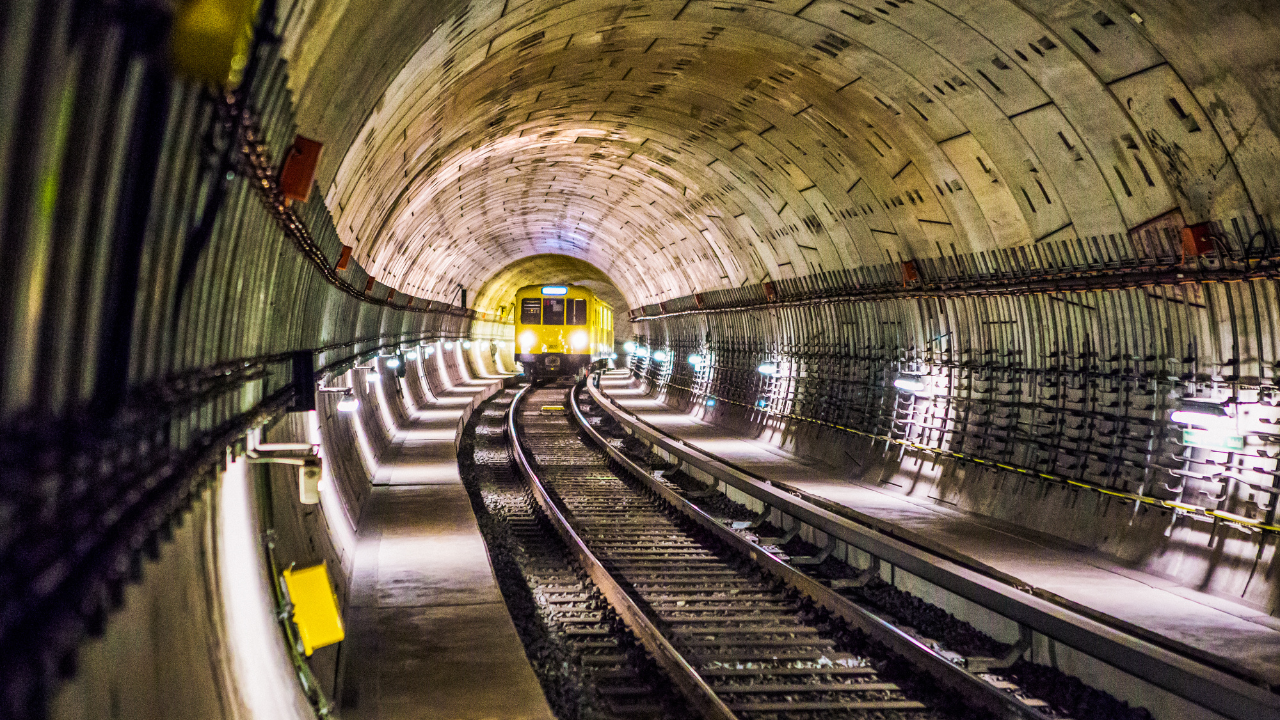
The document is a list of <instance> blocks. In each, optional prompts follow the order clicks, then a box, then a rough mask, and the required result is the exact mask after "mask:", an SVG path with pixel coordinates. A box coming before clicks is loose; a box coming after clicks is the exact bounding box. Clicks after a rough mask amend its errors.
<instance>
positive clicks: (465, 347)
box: [462, 340, 471, 350]
mask: <svg viewBox="0 0 1280 720" xmlns="http://www.w3.org/2000/svg"><path fill="white" fill-rule="evenodd" d="M462 349H463V350H470V349H471V341H470V340H463V341H462Z"/></svg>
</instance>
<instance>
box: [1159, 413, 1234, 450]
mask: <svg viewBox="0 0 1280 720" xmlns="http://www.w3.org/2000/svg"><path fill="white" fill-rule="evenodd" d="M1169 419H1170V420H1172V421H1173V422H1175V423H1178V424H1180V425H1187V426H1189V427H1185V428H1183V429H1182V443H1183V444H1184V445H1192V446H1195V447H1202V448H1208V449H1210V450H1220V451H1223V452H1239V451H1241V450H1243V449H1244V437H1243V436H1242V435H1240V434H1238V433H1237V431H1236V419H1235V418H1233V417H1230V416H1228V415H1227V409H1226V407H1224V406H1223V405H1221V404H1219V403H1215V402H1211V401H1207V400H1183V401H1182V406H1181V407H1180V408H1178V409H1177V410H1174V411H1173V412H1172V413H1171V414H1170V415H1169Z"/></svg>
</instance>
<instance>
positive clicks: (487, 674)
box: [339, 363, 552, 720]
mask: <svg viewBox="0 0 1280 720" xmlns="http://www.w3.org/2000/svg"><path fill="white" fill-rule="evenodd" d="M443 370H444V367H443V363H440V364H436V363H428V364H427V372H428V373H436V372H438V373H439V374H440V375H444V372H443ZM410 371H411V372H414V373H416V372H419V368H418V363H412V364H411V367H410ZM455 372H456V370H455ZM435 379H436V380H437V381H438V380H439V378H435ZM384 382H385V381H384ZM411 382H412V381H411ZM444 384H445V386H447V387H448V389H447V390H445V391H443V392H441V393H439V394H438V395H437V396H436V397H434V398H432V400H433V402H425V399H426V396H424V395H423V394H422V393H421V392H420V391H414V390H415V389H414V387H413V386H412V385H411V386H410V392H403V390H402V389H401V388H399V387H397V386H396V385H395V384H393V383H387V386H389V387H384V388H383V390H381V391H380V392H379V393H378V398H379V399H380V400H381V401H383V402H386V403H389V404H392V405H394V404H396V403H401V402H403V401H404V398H405V397H408V398H409V400H410V403H409V404H408V406H407V407H406V406H400V407H394V408H392V409H390V411H389V412H385V413H382V412H380V413H378V414H377V415H378V416H379V417H381V418H383V419H384V420H385V419H391V420H392V422H393V425H392V426H391V427H388V428H385V430H386V432H387V433H388V436H389V441H390V445H389V449H388V451H387V453H386V455H387V456H386V457H384V458H380V459H379V460H378V467H377V468H376V470H375V472H374V474H373V483H374V488H373V491H372V494H371V495H370V497H369V500H368V502H367V504H366V506H365V510H364V513H363V515H362V517H361V521H360V525H359V528H358V530H357V539H356V560H355V573H354V577H353V580H352V591H351V604H350V606H349V608H348V609H347V633H348V634H347V637H348V640H347V657H346V661H345V665H344V668H343V675H342V680H341V686H340V689H339V707H340V710H341V712H342V717H343V718H344V720H408V719H411V718H412V719H418V718H423V719H427V718H430V719H433V720H487V719H497V718H512V719H515V720H521V719H524V718H551V717H552V715H551V711H550V708H549V707H548V706H547V703H546V700H545V699H544V698H543V695H542V690H541V688H540V686H539V685H538V681H537V678H536V677H535V676H534V674H533V671H532V669H531V668H530V666H529V663H528V660H527V659H526V657H525V654H524V647H523V645H522V644H521V643H520V638H519V636H518V635H517V634H516V629H515V625H514V624H513V623H512V621H511V617H510V616H509V615H508V613H507V608H506V605H505V603H504V602H503V600H502V595H501V593H500V592H499V590H498V586H497V581H496V579H495V577H494V574H493V568H492V566H491V565H490V563H489V556H488V551H487V550H486V548H485V544H484V540H483V538H482V537H481V536H480V528H479V525H478V524H477V522H476V519H475V515H474V513H473V512H472V510H471V504H470V500H469V499H468V497H467V493H466V490H465V489H464V488H463V486H462V481H461V477H460V476H459V474H458V465H457V455H456V452H455V434H456V432H457V430H458V428H459V426H460V424H462V423H465V418H466V417H467V416H468V415H469V413H470V411H471V410H472V409H474V407H475V406H476V405H477V404H478V403H479V401H480V400H481V399H483V397H486V396H487V395H488V394H489V393H491V392H493V390H494V389H496V388H497V387H500V386H501V380H500V379H499V380H486V381H470V380H466V379H462V380H461V381H458V378H457V376H455V378H454V379H453V380H448V381H446V382H445V383H444ZM418 390H420V388H419V389H418ZM415 396H416V397H415ZM364 417H366V418H367V417H369V415H368V414H366V415H365V416H364ZM395 423H403V424H395Z"/></svg>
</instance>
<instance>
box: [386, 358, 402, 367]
mask: <svg viewBox="0 0 1280 720" xmlns="http://www.w3.org/2000/svg"><path fill="white" fill-rule="evenodd" d="M387 367H389V368H391V369H392V370H395V369H396V368H398V367H400V356H399V355H391V356H389V357H388V358H387Z"/></svg>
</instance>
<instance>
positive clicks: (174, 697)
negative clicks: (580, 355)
mask: <svg viewBox="0 0 1280 720" xmlns="http://www.w3.org/2000/svg"><path fill="white" fill-rule="evenodd" d="M0 52H2V53H3V57H4V63H3V68H4V69H3V71H2V72H0V168H3V172H2V173H0V256H2V257H4V258H5V259H6V260H7V263H6V269H5V273H6V278H7V279H6V280H5V282H3V283H0V423H3V433H0V648H2V649H0V692H2V693H3V695H2V696H0V708H2V710H0V716H2V717H12V718H21V719H25V718H178V717H182V718H197V717H198V718H206V717H207V718H248V717H261V718H294V717H296V718H311V717H341V718H346V719H347V720H350V719H351V718H388V719H389V718H418V717H423V718H427V717H430V718H482V717H511V718H516V717H520V718H523V717H531V718H532V717H551V716H560V717H579V716H581V717H594V716H593V715H590V713H588V712H586V711H585V710H584V711H581V713H585V714H581V713H580V712H579V711H578V710H570V709H566V708H576V707H579V706H577V705H574V704H573V703H574V702H576V701H574V700H573V699H572V697H570V696H572V695H573V693H571V692H568V691H564V690H563V687H562V686H559V685H554V683H553V681H552V680H549V679H547V676H546V675H545V674H540V673H543V669H544V666H546V665H548V661H547V660H546V657H545V656H543V655H540V654H539V652H541V651H539V650H538V649H537V647H538V646H534V645H530V642H529V639H528V636H527V632H526V628H525V627H524V626H523V624H522V623H523V622H524V620H523V619H522V618H523V617H524V615H522V614H521V613H522V612H524V610H520V608H522V607H525V606H524V605H520V604H519V603H517V602H516V601H513V600H512V598H511V596H510V594H509V592H507V589H506V586H504V585H501V583H502V582H505V580H504V579H503V577H502V574H503V573H504V572H506V571H507V570H506V569H504V568H507V569H509V567H510V566H509V564H507V563H508V559H509V558H507V559H504V558H506V556H502V555H501V554H500V552H501V548H500V547H499V545H497V544H495V541H494V540H493V539H492V537H490V536H488V535H483V533H487V532H490V530H491V528H490V525H491V523H492V522H493V520H492V518H491V516H490V513H489V511H487V510H486V509H485V508H486V506H485V504H484V502H483V501H481V500H479V499H478V498H480V495H479V491H478V490H475V489H474V486H473V485H468V484H467V483H471V482H473V479H472V474H473V473H476V472H480V470H477V468H479V467H480V466H481V465H483V462H482V460H483V458H482V453H481V451H480V450H478V449H477V448H480V447H481V445H482V443H483V442H485V441H486V440H485V437H486V433H496V435H499V436H500V435H502V434H503V433H504V432H505V430H504V429H503V426H501V425H500V424H494V423H498V420H497V419H496V418H498V417H499V415H500V413H499V410H500V409H501V408H505V407H510V406H511V403H512V399H511V397H512V395H513V394H514V392H516V388H518V387H521V386H523V384H524V383H525V376H523V375H521V374H520V373H521V367H520V365H519V363H518V362H517V357H516V354H515V352H516V336H515V332H514V320H515V313H514V308H515V293H516V291H517V290H518V289H519V288H521V287H525V286H537V285H545V284H563V285H574V286H581V287H584V288H588V289H590V290H591V291H592V292H593V293H594V294H595V295H596V296H597V297H599V298H600V299H602V300H604V301H605V302H607V303H608V304H609V305H610V306H611V307H612V311H613V316H614V319H615V325H614V340H615V345H614V348H613V351H614V354H615V357H614V359H612V360H611V361H610V362H609V363H607V364H611V365H612V369H610V370H609V371H608V372H605V373H603V376H602V377H600V378H598V379H597V380H594V381H590V382H588V383H587V384H588V385H590V387H589V388H588V387H584V388H582V389H581V390H580V391H579V390H575V391H573V392H574V393H578V395H571V397H580V398H583V399H582V402H583V403H588V404H589V402H594V403H596V405H594V406H593V407H596V408H598V409H597V410H595V411H593V412H597V416H596V417H597V418H601V417H604V416H605V415H608V417H610V418H612V419H611V420H609V421H608V423H613V424H616V425H617V426H618V427H625V428H626V439H625V442H624V441H623V440H622V439H617V441H616V442H615V443H614V445H616V446H618V447H622V446H624V445H625V446H627V447H632V446H636V445H638V444H643V445H644V446H645V447H646V448H647V450H645V452H648V453H651V455H652V457H656V458H660V459H662V461H663V462H667V463H669V467H668V466H664V467H667V468H668V471H669V472H670V473H671V474H676V473H677V472H683V473H685V474H687V475H688V477H690V478H695V479H697V480H698V481H699V482H706V483H709V485H708V487H709V488H710V489H709V490H706V491H705V492H708V493H710V492H716V493H722V494H723V495H724V498H725V500H724V502H726V503H728V502H733V503H737V504H738V505H739V506H741V507H743V508H748V509H750V510H752V511H753V512H756V513H762V514H760V515H759V518H760V520H759V521H758V522H759V523H766V524H767V523H774V524H776V525H778V526H779V529H780V531H783V532H785V537H780V538H778V540H779V541H780V542H779V543H778V544H777V546H776V548H775V546H774V545H770V544H769V543H767V542H765V536H764V535H763V534H761V533H756V534H755V535H752V536H751V537H752V538H753V539H752V542H755V543H756V546H755V547H756V548H757V550H759V548H762V547H764V548H773V550H769V551H768V552H775V551H776V553H777V554H778V557H783V556H787V555H788V554H789V555H790V556H792V557H807V556H805V553H807V552H809V550H805V551H803V552H801V551H799V550H794V549H793V550H786V548H785V547H784V545H785V544H786V543H800V544H803V543H808V545H806V546H805V547H809V546H812V549H813V552H814V553H815V556H816V553H819V552H820V553H822V554H821V556H820V557H819V559H818V561H817V563H816V564H821V563H825V562H827V561H828V560H830V561H831V562H836V561H839V562H842V563H845V564H846V565H848V566H849V567H851V568H853V569H854V570H857V571H858V572H864V571H865V572H866V573H871V574H866V575H860V576H859V577H860V578H862V579H861V580H860V581H859V582H863V583H864V584H865V583H866V582H869V581H870V580H868V578H871V577H872V575H874V576H875V582H877V583H882V584H883V585H885V587H886V588H888V589H887V590H886V591H885V592H891V591H892V592H896V593H898V595H895V596H894V597H899V598H900V599H901V602H902V603H903V604H904V605H910V606H911V607H916V605H913V603H914V604H918V605H919V606H920V607H926V606H927V607H928V608H933V610H928V611H927V612H934V611H937V612H940V613H941V614H942V615H944V616H948V617H950V618H952V620H951V621H949V622H953V621H954V622H961V621H962V622H964V623H968V626H970V627H971V628H976V630H974V632H977V633H985V634H986V635H988V636H990V637H991V638H994V640H992V642H993V643H996V645H997V646H999V647H1001V648H1005V651H1007V652H1011V653H1012V654H1011V655H1010V656H1009V657H1010V660H1009V662H1010V663H1014V662H1017V663H1021V665H1019V666H1018V667H1020V668H1022V670H1021V672H1023V676H1020V677H1026V678H1031V677H1032V676H1035V677H1041V676H1043V677H1045V678H1050V680H1043V679H1042V680H1040V681H1039V682H1040V683H1041V685H1040V686H1037V687H1047V686H1053V687H1054V688H1058V689H1061V688H1070V692H1068V691H1067V690H1061V692H1060V693H1058V694H1057V695H1054V696H1053V699H1049V698H1047V697H1046V699H1045V701H1043V702H1041V701H1036V702H1039V703H1040V704H1036V702H1032V703H1026V702H1022V700H1019V701H1018V702H1020V703H1022V704H1021V705H1019V707H1020V708H1022V710H1019V712H1023V711H1025V713H1035V712H1044V713H1048V714H1045V715H1041V717H1076V718H1077V720H1079V718H1081V717H1119V715H1114V714H1108V713H1110V712H1111V711H1110V710H1101V709H1099V708H1103V707H1105V708H1111V707H1113V705H1104V704H1095V705H1090V704H1089V703H1090V702H1093V701H1092V700H1088V698H1093V697H1095V696H1096V697H1104V696H1105V698H1107V700H1106V702H1107V703H1115V705H1114V707H1120V706H1121V705H1126V704H1127V706H1128V707H1127V709H1126V710H1125V712H1129V711H1133V712H1139V711H1141V712H1147V713H1148V717H1154V718H1159V719H1160V720H1165V718H1170V719H1172V718H1262V717H1280V580H1277V578H1276V565H1275V552H1276V547H1277V542H1278V540H1277V538H1278V537H1280V521H1277V518H1276V508H1277V504H1278V503H1280V482H1278V481H1277V479H1278V478H1280V427H1277V426H1278V425H1280V390H1278V389H1277V379H1276V378H1277V376H1278V375H1280V335H1278V334H1277V332H1276V328H1277V325H1278V323H1280V299H1278V292H1280V285H1278V284H1277V280H1278V279H1280V238H1278V237H1277V234H1276V231H1275V225H1274V223H1275V218H1276V213H1277V211H1278V210H1280V207H1278V206H1280V186H1278V182H1280V181H1277V179H1276V175H1277V173H1278V172H1280V4H1276V3H1273V2H1268V1H1266V0H1220V1H1219V2H1213V3H1204V2H1186V1H1184V0H1172V1H1171V0H1163V1H1155V0H1126V2H1118V1H1114V0H1069V1H1068V2H1058V1H1048V0H880V1H879V2H848V1H846V0H724V1H723V2H722V1H720V0H671V1H668V0H657V1H645V2H640V1H635V2H619V1H617V0H562V1H547V0H525V1H524V2H519V1H518V0H471V1H469V2H468V1H466V0H447V1H442V2H435V3H419V2H409V1H407V0H387V1H386V2H381V3H373V2H364V1H362V0H338V1H336V2H319V1H317V0H293V1H292V2H291V1H290V0H263V1H262V2H260V3H258V2H249V1H248V0H119V1H116V2H106V1H105V0H39V1H37V0H16V1H15V2H10V3H6V4H5V5H4V6H3V7H2V8H0ZM317 143H318V145H317ZM318 147H322V149H321V150H318V151H317V150H316V148H318ZM316 152H318V155H316ZM310 162H314V166H313V167H307V165H308V163H310ZM290 163H293V164H294V166H293V168H292V169H290V167H289V165H290ZM299 168H302V169H301V170H299ZM299 177H301V178H302V181H301V189H299V188H298V187H296V186H297V184H298V181H297V178H299ZM597 393H600V395H598V396H597V395H596V394H597ZM588 395H590V397H591V398H595V399H594V400H591V401H588V400H587V399H586V398H587V397H588ZM606 396H607V397H606ZM608 398H611V399H608ZM348 401H349V404H344V403H348ZM571 402H578V401H577V400H571ZM502 403H506V404H505V405H504V404H502ZM340 405H342V407H340ZM548 407H551V406H550V405H549V406H548ZM556 407H558V406H556ZM515 412H516V411H515V410H512V411H511V413H512V414H513V415H514V414H515ZM601 413H603V414H601ZM512 422H513V423H514V420H513V421H512ZM486 423H488V424H486ZM606 424H607V423H606ZM511 427H513V428H514V427H515V425H514V424H513V425H512V426H511ZM495 428H496V429H495ZM502 457H504V458H505V457H507V456H506V455H502ZM513 457H514V456H513ZM504 462H505V461H504ZM481 470H483V468H481ZM504 472H508V471H506V470H504ZM510 472H514V471H510ZM661 475H662V473H661V472H658V473H657V476H659V479H661ZM700 492H703V491H700ZM694 494H695V495H697V494H698V493H694ZM717 497H719V496H717ZM770 498H772V499H770ZM726 523H727V524H725V523H722V524H723V525H725V527H729V528H731V529H733V528H734V527H735V526H736V525H737V524H738V523H736V522H729V521H726ZM744 528H746V529H747V530H752V529H755V528H756V526H755V525H753V526H751V527H750V528H748V527H747V524H746V523H744V524H743V525H742V527H741V528H737V529H738V530H742V529H744ZM482 535H483V536H482ZM794 547H800V545H794ZM777 548H783V549H782V550H777ZM808 559H809V560H813V559H814V558H813V557H809V558H808ZM513 562H514V561H513ZM804 562H807V561H804ZM804 562H801V563H800V564H799V565H797V566H801V565H803V564H804ZM321 563H323V567H324V568H325V572H326V573H327V580H326V582H327V583H328V585H327V589H328V590H329V591H331V594H332V603H333V605H334V608H335V612H336V613H337V616H336V617H337V621H336V622H337V623H338V624H339V625H340V626H341V627H342V628H343V639H341V641H340V642H333V643H331V644H326V645H324V646H321V647H317V648H312V647H311V646H310V645H309V644H307V641H305V639H304V638H303V637H302V636H301V635H300V634H299V633H300V628H304V627H305V625H300V624H299V621H298V620H297V618H296V616H295V617H293V618H292V619H291V616H290V615H289V613H290V612H291V611H292V610H294V609H296V608H295V605H294V604H293V603H292V601H291V600H290V595H289V593H290V592H294V591H292V590H289V589H288V588H287V587H286V583H285V581H284V580H282V578H283V577H284V575H283V573H285V572H286V571H289V572H295V571H300V570H302V569H305V568H312V567H316V566H318V565H319V564H321ZM851 572H852V571H851ZM877 573H878V574H877ZM290 577H292V575H290ZM495 578H496V579H495ZM837 585H838V584H837V583H834V582H828V583H826V586H825V587H827V589H828V590H829V589H830V588H832V587H836V586H837ZM850 587H852V586H850ZM877 587H878V586H877ZM795 592H799V593H800V594H801V595H803V594H804V591H803V590H802V589H800V590H795ZM815 592H817V591H815ZM321 594H322V595H326V593H323V592H322V593H321ZM295 599H296V598H295ZM526 600H527V598H526ZM521 602H524V600H522V601H521ZM806 602H808V601H807V600H806ZM535 604H536V603H535ZM544 604H545V603H544ZM530 607H532V606H530ZM885 612H889V611H887V610H886V611H885ZM920 612H926V611H925V610H920ZM906 624H908V625H912V623H906ZM915 624H919V623H915ZM895 632H896V631H895ZM930 632H931V631H930V630H928V629H927V628H926V627H924V626H921V627H914V626H913V627H912V628H911V629H910V633H908V635H910V637H911V638H914V639H911V640H903V642H904V643H908V644H910V643H915V645H918V646H920V647H922V648H926V649H925V650H920V652H925V653H931V654H932V656H938V657H942V656H945V657H948V658H951V660H949V662H951V664H952V665H954V666H956V667H959V668H961V669H963V672H964V673H966V679H965V680H964V682H979V683H983V682H985V683H987V685H991V686H992V687H997V688H999V687H1005V686H999V685H998V683H999V682H1004V681H1003V680H998V681H997V680H991V679H989V678H988V679H985V680H984V679H982V676H984V675H991V672H987V671H983V670H980V669H978V668H982V667H987V668H996V671H995V674H996V675H999V674H1000V673H999V669H1000V668H1001V666H1000V665H998V664H996V665H992V664H990V663H988V664H986V665H983V664H981V663H977V662H976V661H975V659H974V658H975V657H976V656H971V657H969V658H968V659H966V658H965V657H962V656H964V655H965V654H966V653H963V652H961V653H959V654H957V653H954V652H952V653H950V654H947V652H946V649H945V647H943V646H945V645H946V642H945V640H944V641H942V642H936V641H937V640H938V638H937V637H933V636H930V635H929V633H930ZM522 633H524V634H522ZM912 633H914V634H912ZM637 634H638V635H643V633H637ZM899 635H900V636H901V635H902V634H901V633H899ZM895 637H896V636H895ZM903 637H905V636H903ZM930 643H932V645H931V644H930ZM304 645H306V648H305V651H304V650H303V649H301V648H303V646H304ZM646 647H648V646H646ZM993 647H994V646H993ZM928 648H932V649H928ZM940 648H941V649H940ZM913 652H914V651H913ZM640 654H641V655H645V654H646V653H645V652H640ZM647 654H648V655H650V656H653V655H655V654H656V653H655V651H653V650H652V648H650V649H649V651H648V653H647ZM953 656H954V657H953ZM987 659H989V658H985V656H984V660H983V662H986V660H987ZM659 664H661V663H659ZM946 672H950V671H946ZM1037 673H1039V675H1037ZM1055 673H1056V674H1055ZM573 674H574V673H568V675H573ZM975 678H976V680H975ZM563 679H564V678H563V677H561V680H563ZM957 682H959V681H957ZM1027 682H1028V683H1031V682H1032V680H1031V679H1028V680H1027ZM676 684H679V683H678V682H677V683H676ZM944 685H945V683H944ZM1010 687H1011V686H1010ZM554 688H560V689H559V690H557V689H554ZM1006 689H1007V688H1006ZM988 690H989V688H988ZM1045 692H1048V691H1045ZM1054 692H1058V691H1057V690H1054ZM1072 693H1074V695H1072ZM1090 693H1094V695H1090ZM1015 694H1016V693H1012V692H1007V693H1006V695H1008V696H1013V695H1015ZM1066 695H1072V697H1073V698H1076V699H1074V700H1070V701H1068V700H1063V699H1061V697H1065V696H1066ZM1060 696H1061V697H1060ZM566 698H569V699H566ZM1079 698H1086V699H1085V700H1080V699H1079ZM1097 702H1098V703H1101V702H1102V701H1097ZM1072 703H1075V704H1074V705H1073V704H1072ZM584 707H585V706H584ZM643 707H645V708H648V710H646V711H649V712H658V711H655V710H652V708H650V707H649V706H643ZM797 707H798V706H797ZM1027 708H1030V709H1029V710H1028V709H1027ZM1037 708H1041V709H1037ZM1043 708H1049V709H1047V710H1044V709H1043ZM1090 708H1092V710H1090ZM770 712H774V713H775V714H774V715H772V716H770V717H810V716H809V715H794V714H788V712H790V711H788V710H786V709H785V708H783V709H775V710H771V711H770ZM794 712H797V713H799V712H807V711H801V710H795V711H794ZM886 712H888V711H886ZM894 712H896V711H894ZM948 712H950V711H948ZM957 712H959V711H957ZM975 712H976V711H975ZM1117 712H1118V711H1117ZM1025 713H1024V716H1026V717H1035V715H1034V714H1025ZM1072 713H1074V714H1072ZM1082 713H1083V714H1082ZM694 714H697V713H694ZM704 714H706V713H704ZM708 716H714V715H708ZM746 716H748V715H744V717H746ZM1139 716H1140V715H1132V717H1139ZM752 717H754V716H752ZM886 717H898V716H896V715H887V716H886ZM903 717H905V715H903ZM921 717H923V716H921ZM929 717H933V716H929ZM1125 717H1129V716H1125Z"/></svg>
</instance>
